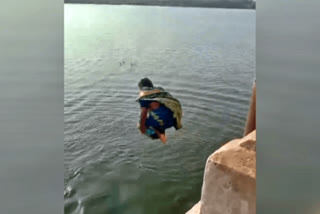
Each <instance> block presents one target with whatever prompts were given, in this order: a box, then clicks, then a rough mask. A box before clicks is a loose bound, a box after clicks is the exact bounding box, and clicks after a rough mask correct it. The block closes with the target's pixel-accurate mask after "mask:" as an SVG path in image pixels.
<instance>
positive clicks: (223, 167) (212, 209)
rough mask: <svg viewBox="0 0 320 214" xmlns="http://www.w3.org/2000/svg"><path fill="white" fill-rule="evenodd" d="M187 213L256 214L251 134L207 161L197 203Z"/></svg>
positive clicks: (226, 146)
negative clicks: (199, 198)
mask: <svg viewBox="0 0 320 214" xmlns="http://www.w3.org/2000/svg"><path fill="white" fill-rule="evenodd" d="M187 213H188V214H200V213H201V214H255V213H256V131H255V130H254V131H253V132H251V133H250V134H248V135H247V136H245V137H244V138H242V139H236V140H232V141H230V142H228V143H227V144H225V145H223V146H222V147H221V148H220V149H218V150H217V151H215V152H214V153H213V154H212V155H211V156H210V157H209V158H208V159H207V163H206V167H205V172H204V179H203V185H202V193H201V200H200V202H199V203H197V204H196V205H195V206H194V207H193V208H192V209H191V210H190V211H188V212H187Z"/></svg>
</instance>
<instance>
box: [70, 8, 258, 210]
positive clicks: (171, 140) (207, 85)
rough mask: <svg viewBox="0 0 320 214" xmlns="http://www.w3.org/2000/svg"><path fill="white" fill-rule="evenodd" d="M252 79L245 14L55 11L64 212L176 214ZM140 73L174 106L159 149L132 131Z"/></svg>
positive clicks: (237, 125) (227, 135) (251, 24)
mask: <svg viewBox="0 0 320 214" xmlns="http://www.w3.org/2000/svg"><path fill="white" fill-rule="evenodd" d="M254 76H255V11H252V10H228V9H203V8H202V9H200V8H178V7H175V8H170V7H147V6H143V7H141V6H110V5H68V4H67V5H65V86H64V89H65V98H64V114H65V153H64V154H65V155H64V156H65V160H64V162H65V182H64V183H65V213H70V214H71V213H90V214H92V213H94V214H100V213H116V214H117V213H121V214H127V213H128V214H141V213H146V214H150V213H152V214H157V213H168V214H169V213H173V214H177V213H184V212H186V211H187V210H188V209H189V208H191V207H192V206H193V204H194V203H196V202H197V201H198V200H199V199H200V192H201V185H202V176H203V170H204V165H205V161H206V159H207V157H208V156H209V155H210V154H211V153H212V152H214V151H215V150H216V149H217V148H218V147H219V146H220V145H221V144H223V143H224V142H226V141H228V140H231V139H233V138H237V137H240V136H241V134H242V132H243V126H244V124H245V118H246V113H247V109H248V105H249V100H250V92H251V86H252V82H253V81H254V78H255V77H254ZM143 77H149V78H150V79H151V80H153V82H154V84H155V85H156V86H162V87H163V88H165V89H166V90H168V91H169V92H170V93H171V94H172V95H173V96H175V97H176V98H178V99H179V100H180V102H181V104H182V108H183V113H184V117H183V125H184V127H183V129H181V130H179V131H177V132H175V131H174V130H173V129H170V130H168V131H167V136H168V144H167V145H162V144H161V143H160V142H159V141H151V140H150V139H148V138H147V137H145V136H142V135H140V134H139V132H138V130H137V128H136V123H137V121H138V112H139V106H138V104H137V103H135V102H134V100H135V98H136V97H137V95H138V87H137V83H138V81H139V80H140V78H143Z"/></svg>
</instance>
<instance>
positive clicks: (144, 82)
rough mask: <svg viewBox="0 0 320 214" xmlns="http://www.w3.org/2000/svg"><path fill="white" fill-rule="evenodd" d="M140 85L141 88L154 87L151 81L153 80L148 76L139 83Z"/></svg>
mask: <svg viewBox="0 0 320 214" xmlns="http://www.w3.org/2000/svg"><path fill="white" fill-rule="evenodd" d="M138 86H139V88H140V90H141V89H142V88H144V87H146V88H153V83H152V82H151V80H149V79H148V78H143V79H141V80H140V82H139V83H138Z"/></svg>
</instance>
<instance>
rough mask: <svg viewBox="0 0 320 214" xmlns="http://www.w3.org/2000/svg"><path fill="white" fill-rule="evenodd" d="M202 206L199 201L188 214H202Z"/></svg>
mask: <svg viewBox="0 0 320 214" xmlns="http://www.w3.org/2000/svg"><path fill="white" fill-rule="evenodd" d="M200 206H201V203H200V201H199V202H198V203H196V204H195V205H194V206H193V207H192V208H191V210H189V211H188V212H187V213H186V214H199V213H200Z"/></svg>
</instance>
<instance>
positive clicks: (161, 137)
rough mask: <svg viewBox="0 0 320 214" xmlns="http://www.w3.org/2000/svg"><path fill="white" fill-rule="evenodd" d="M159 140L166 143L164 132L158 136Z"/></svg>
mask: <svg viewBox="0 0 320 214" xmlns="http://www.w3.org/2000/svg"><path fill="white" fill-rule="evenodd" d="M159 138H160V140H161V142H162V143H164V144H166V143H167V136H166V135H164V134H160V136H159Z"/></svg>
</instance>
